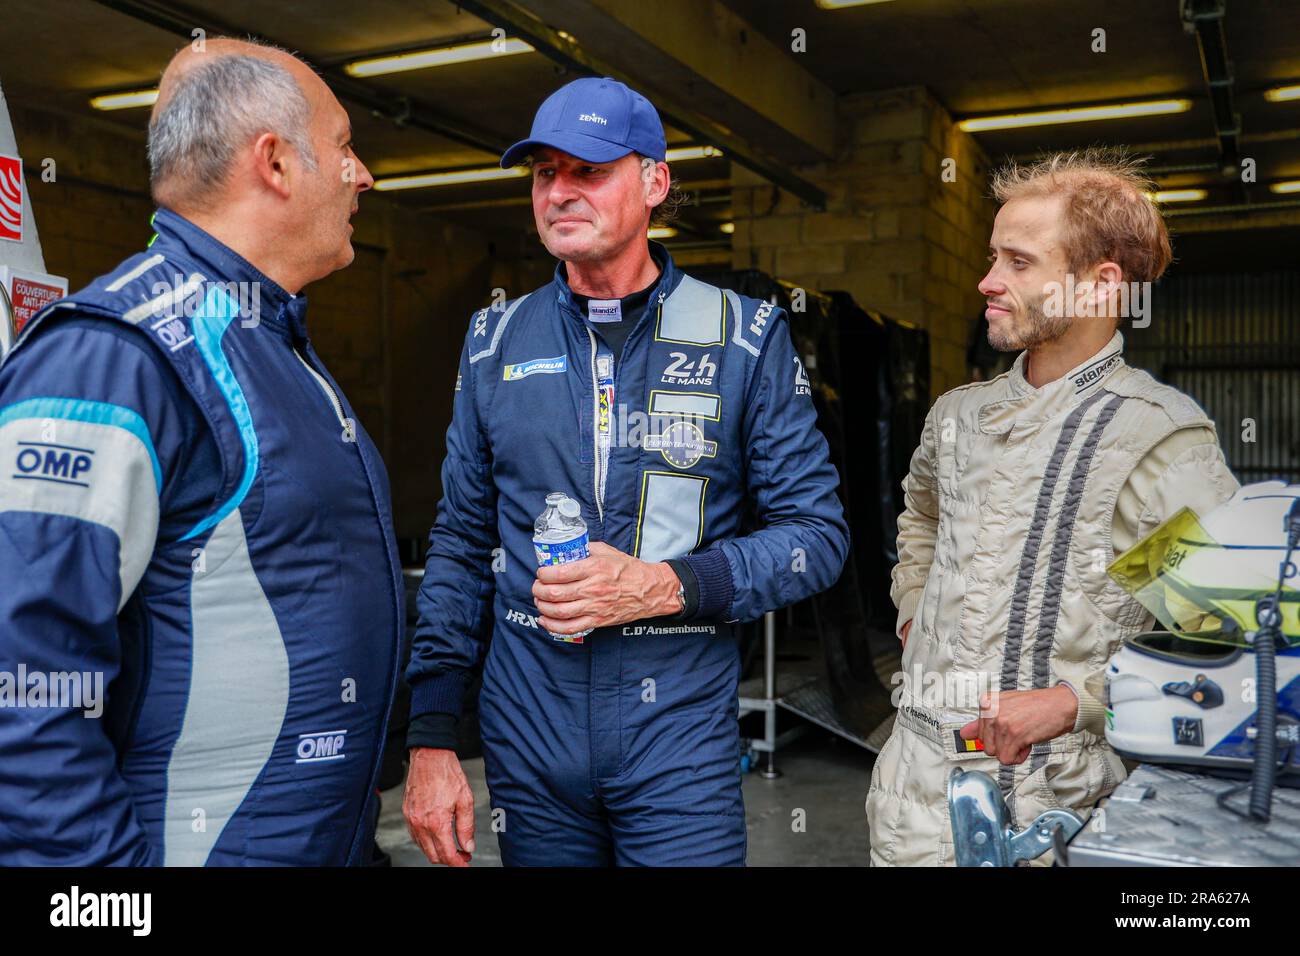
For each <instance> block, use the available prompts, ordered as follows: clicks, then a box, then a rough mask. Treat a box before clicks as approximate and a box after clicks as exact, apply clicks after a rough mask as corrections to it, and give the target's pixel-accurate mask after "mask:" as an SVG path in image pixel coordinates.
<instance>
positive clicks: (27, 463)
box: [13, 441, 95, 488]
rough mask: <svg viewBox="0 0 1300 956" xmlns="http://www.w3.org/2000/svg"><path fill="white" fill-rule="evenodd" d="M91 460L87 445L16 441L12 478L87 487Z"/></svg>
mask: <svg viewBox="0 0 1300 956" xmlns="http://www.w3.org/2000/svg"><path fill="white" fill-rule="evenodd" d="M94 459H95V452H94V449H91V448H79V447H74V446H72V445H56V444H54V443H53V442H39V441H20V442H18V454H17V455H16V456H15V459H14V474H13V477H14V478H17V479H18V480H20V481H52V482H54V483H55V484H59V485H76V486H77V487H79V488H89V487H90V481H89V478H90V470H91V467H92V465H93V464H94Z"/></svg>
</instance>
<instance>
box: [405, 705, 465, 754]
mask: <svg viewBox="0 0 1300 956" xmlns="http://www.w3.org/2000/svg"><path fill="white" fill-rule="evenodd" d="M459 726H460V718H459V717H457V716H456V715H455V714H422V715H421V716H419V717H417V718H415V719H414V720H412V721H411V726H410V728H408V729H407V731H406V749H407V750H410V749H411V748H412V747H431V748H433V749H434V750H455V749H456V748H457V746H458V745H459V743H460V730H459Z"/></svg>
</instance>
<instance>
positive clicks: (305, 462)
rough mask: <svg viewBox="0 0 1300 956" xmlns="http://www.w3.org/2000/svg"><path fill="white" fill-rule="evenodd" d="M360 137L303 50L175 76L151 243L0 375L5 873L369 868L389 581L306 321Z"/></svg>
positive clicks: (363, 467) (351, 448) (218, 47)
mask: <svg viewBox="0 0 1300 956" xmlns="http://www.w3.org/2000/svg"><path fill="white" fill-rule="evenodd" d="M349 125H350V124H349V122H348V116H347V113H346V112H344V110H343V108H342V107H341V106H339V104H338V102H337V101H336V100H335V99H334V97H333V95H332V94H331V93H330V92H329V89H328V88H327V87H326V86H325V84H324V83H323V82H322V81H321V80H320V78H319V77H317V76H316V75H315V74H314V73H313V72H312V71H311V70H310V69H309V68H308V67H307V66H306V65H305V64H304V63H302V62H301V61H299V60H297V59H295V58H294V57H292V56H290V55H288V54H287V53H284V52H282V51H278V50H274V49H270V48H267V47H263V46H259V45H254V44H250V43H244V42H239V41H231V40H217V39H210V40H208V41H207V42H206V44H205V49H202V50H198V49H195V48H194V47H187V48H185V49H184V50H182V52H181V53H180V54H178V55H177V56H176V58H175V59H173V61H172V62H171V64H170V65H169V67H168V69H167V71H166V72H165V73H164V75H163V79H162V84H161V89H160V95H159V100H158V103H157V105H156V107H155V111H154V115H153V118H152V121H151V123H150V131H149V151H150V161H151V167H152V168H151V178H152V185H153V192H154V198H155V199H156V201H157V202H158V204H159V206H160V208H159V210H158V212H157V214H156V216H155V218H154V223H153V225H154V230H155V232H156V235H155V236H154V238H153V240H151V241H150V244H149V246H148V248H147V249H145V250H144V251H142V252H140V253H139V254H137V255H134V256H132V257H131V258H129V259H127V260H126V261H125V262H123V263H122V264H121V265H119V266H118V267H117V268H116V269H114V270H113V271H112V272H111V273H109V274H108V275H106V276H102V277H101V278H99V279H96V280H95V281H94V282H92V283H91V284H90V285H89V286H88V287H87V288H85V289H83V290H81V291H80V292H78V293H77V294H75V295H73V296H71V297H70V298H68V299H65V300H62V301H60V302H57V303H54V304H53V305H52V306H50V307H49V308H47V309H45V310H44V311H43V312H42V313H41V314H39V315H38V316H36V317H35V318H34V320H33V322H32V324H30V325H29V326H28V327H27V328H25V329H24V330H23V337H22V338H21V339H20V341H19V342H18V344H17V345H16V347H15V349H14V351H12V352H11V353H10V354H9V355H8V356H6V358H5V361H4V364H3V366H0V456H3V467H2V468H0V582H3V584H2V585H0V807H3V810H2V811H0V865H2V866H13V865H36V864H43V865H80V866H86V865H107V864H126V865H148V864H167V865H203V864H214V865H223V866H231V865H267V864H297V865H328V866H337V865H343V864H347V863H362V862H367V861H368V860H369V858H370V854H371V852H372V847H373V836H372V832H373V824H372V820H371V808H372V801H373V799H374V786H375V779H376V776H377V774H378V770H379V756H380V753H381V749H382V745H383V740H384V734H385V725H386V722H387V719H388V713H389V708H390V705H391V702H392V697H393V689H394V686H395V683H396V679H397V668H398V666H399V663H398V662H399V660H400V657H399V653H398V651H399V647H400V641H401V639H402V622H403V610H402V604H403V590H402V584H401V578H400V574H401V571H400V565H399V563H398V561H397V558H396V550H395V547H394V539H393V531H392V523H391V516H390V506H389V498H388V479H387V476H386V474H385V471H384V466H383V462H382V461H381V460H380V458H379V454H378V452H377V450H376V448H375V447H374V445H373V444H372V443H371V441H370V439H369V438H368V437H367V436H366V434H365V432H364V430H362V429H361V427H360V425H359V424H358V423H357V422H356V420H355V417H354V413H353V411H352V409H351V407H350V406H349V404H348V402H347V399H346V398H345V397H344V396H343V394H342V392H341V391H340V390H339V388H338V386H337V384H336V383H335V382H334V380H333V379H332V378H331V377H330V375H329V373H328V372H327V371H326V370H325V368H324V366H323V364H322V363H321V361H320V358H319V357H318V356H317V355H316V353H315V351H314V350H313V349H312V347H311V344H310V341H309V339H308V337H307V327H306V324H305V314H306V299H305V298H304V297H303V296H301V295H300V294H298V293H299V292H300V290H301V289H302V288H303V286H304V285H306V284H307V283H309V282H311V281H313V280H315V279H318V278H322V277H324V276H326V275H328V274H329V273H331V272H334V271H335V270H337V269H341V268H343V267H344V266H346V265H348V263H350V262H351V261H352V256H353V250H352V247H351V243H350V235H351V226H350V224H349V222H348V220H349V218H350V216H351V214H352V213H353V212H355V211H356V208H357V201H358V194H359V193H361V192H362V191H364V190H366V189H368V188H369V187H370V185H371V184H372V182H373V180H372V179H371V178H370V174H369V173H368V172H367V171H366V168H365V166H364V165H362V164H361V162H360V161H359V160H357V158H356V157H355V155H354V154H353V153H352V149H351V142H350V140H351V132H350V128H349ZM345 169H351V170H352V171H353V173H354V174H355V175H354V176H351V177H345V176H341V174H340V173H341V170H345ZM142 225H143V224H142ZM146 235H147V232H145V230H143V229H141V239H142V240H143V239H144V238H145V236H146ZM141 244H142V245H143V241H142V243H141ZM15 685H16V687H15Z"/></svg>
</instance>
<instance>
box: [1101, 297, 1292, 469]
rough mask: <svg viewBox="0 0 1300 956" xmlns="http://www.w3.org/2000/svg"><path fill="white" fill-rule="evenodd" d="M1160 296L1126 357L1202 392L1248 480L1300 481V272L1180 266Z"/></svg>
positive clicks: (1132, 332) (1128, 333)
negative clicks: (1195, 271)
mask: <svg viewBox="0 0 1300 956" xmlns="http://www.w3.org/2000/svg"><path fill="white" fill-rule="evenodd" d="M1152 300H1153V301H1152V308H1151V323H1150V325H1149V326H1148V327H1147V328H1144V329H1138V328H1134V327H1133V325H1132V322H1131V321H1130V322H1128V323H1126V324H1125V326H1124V329H1123V331H1124V340H1125V358H1126V359H1127V360H1128V361H1129V362H1130V363H1131V364H1133V365H1136V366H1137V367H1139V368H1144V369H1146V370H1147V371H1149V372H1151V374H1152V375H1155V376H1156V377H1157V378H1158V379H1160V380H1161V381H1162V382H1167V383H1169V384H1170V385H1173V386H1174V387H1175V388H1178V389H1180V390H1181V391H1183V392H1186V393H1187V394H1188V395H1190V396H1192V397H1193V398H1195V399H1196V400H1197V401H1198V402H1200V404H1201V407H1203V408H1204V409H1205V410H1206V412H1207V413H1208V414H1209V416H1210V417H1211V418H1212V419H1214V423H1215V425H1216V426H1217V427H1218V430H1219V441H1220V443H1221V444H1222V445H1223V454H1224V456H1225V457H1226V458H1227V460H1228V464H1229V465H1231V466H1232V469H1233V471H1234V472H1235V473H1236V475H1237V478H1238V479H1239V480H1240V481H1241V482H1242V483H1248V482H1252V481H1263V480H1266V479H1269V478H1282V479H1286V480H1288V481H1292V482H1300V315H1298V314H1297V313H1298V312H1300V272H1270V273H1259V274H1255V275H1247V274H1240V273H1238V274H1233V275H1183V276H1178V275H1175V276H1170V277H1168V278H1166V279H1165V280H1163V281H1162V282H1161V283H1160V284H1159V285H1158V286H1157V287H1156V288H1155V290H1154V292H1153V295H1152Z"/></svg>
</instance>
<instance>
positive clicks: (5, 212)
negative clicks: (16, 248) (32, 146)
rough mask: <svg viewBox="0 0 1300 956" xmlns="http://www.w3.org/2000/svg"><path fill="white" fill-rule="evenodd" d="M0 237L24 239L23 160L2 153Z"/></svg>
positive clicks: (17, 240) (0, 169)
mask: <svg viewBox="0 0 1300 956" xmlns="http://www.w3.org/2000/svg"><path fill="white" fill-rule="evenodd" d="M0 239H8V240H10V241H11V242H22V241H23V161H22V159H21V158H19V157H17V156H5V155H3V154H0Z"/></svg>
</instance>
